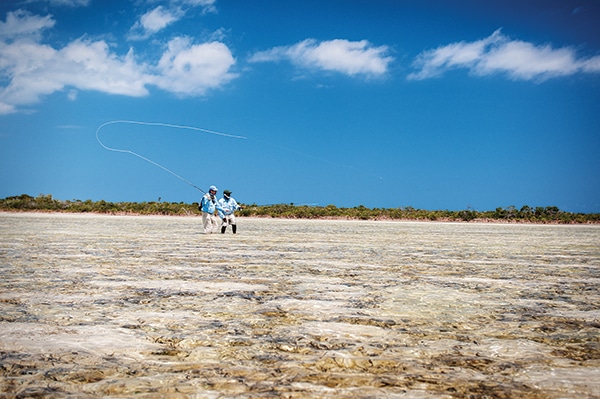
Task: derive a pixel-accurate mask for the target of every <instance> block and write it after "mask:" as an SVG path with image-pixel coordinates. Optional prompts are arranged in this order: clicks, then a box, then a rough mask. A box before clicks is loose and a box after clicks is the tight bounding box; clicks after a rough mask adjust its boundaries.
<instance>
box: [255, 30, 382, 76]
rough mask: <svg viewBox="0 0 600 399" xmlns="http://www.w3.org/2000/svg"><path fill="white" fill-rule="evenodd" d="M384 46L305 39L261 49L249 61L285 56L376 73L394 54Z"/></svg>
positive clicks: (300, 61)
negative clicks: (291, 43)
mask: <svg viewBox="0 0 600 399" xmlns="http://www.w3.org/2000/svg"><path fill="white" fill-rule="evenodd" d="M388 52H389V50H388V47H387V46H380V47H373V46H372V45H371V44H370V43H369V42H368V41H366V40H361V41H358V42H351V41H348V40H343V39H336V40H330V41H322V42H317V41H316V40H313V39H307V40H304V41H302V42H300V43H297V44H294V45H292V46H282V47H275V48H273V49H270V50H267V51H261V52H258V53H256V54H254V55H253V56H252V57H251V58H250V62H271V61H280V60H288V61H291V62H292V63H293V64H295V65H297V66H301V67H305V68H311V69H313V68H314V69H322V70H326V71H334V72H339V73H343V74H346V75H350V76H353V75H371V76H378V75H383V74H385V73H386V72H387V68H388V65H389V64H390V63H391V62H392V61H393V58H392V57H390V56H388V55H387V53H388Z"/></svg>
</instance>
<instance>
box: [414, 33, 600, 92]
mask: <svg viewBox="0 0 600 399" xmlns="http://www.w3.org/2000/svg"><path fill="white" fill-rule="evenodd" d="M599 64H600V58H599V57H598V56H596V57H593V58H578V56H577V53H576V52H575V50H574V49H572V48H570V47H563V48H558V49H557V48H553V47H552V46H550V45H547V44H546V45H535V44H533V43H530V42H525V41H520V40H511V39H510V38H509V37H507V36H506V35H504V34H502V32H501V30H500V29H499V30H497V31H495V32H494V33H493V34H492V35H490V36H489V37H487V38H485V39H482V40H477V41H474V42H458V43H451V44H448V45H446V46H442V47H438V48H436V49H434V50H428V51H424V52H423V53H421V54H420V55H419V56H418V57H417V58H416V60H415V62H414V64H413V66H414V67H415V68H416V69H417V72H414V73H411V74H409V75H408V78H409V79H415V80H421V79H428V78H433V77H438V76H441V75H442V74H444V73H445V72H446V71H448V70H451V69H459V68H462V69H467V70H468V71H469V72H470V73H472V74H474V75H477V76H485V75H492V74H504V75H507V76H508V77H509V78H511V79H515V80H545V79H549V78H553V77H558V76H566V75H573V74H575V73H578V72H589V73H598V72H600V65H599Z"/></svg>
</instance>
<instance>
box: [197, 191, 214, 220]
mask: <svg viewBox="0 0 600 399" xmlns="http://www.w3.org/2000/svg"><path fill="white" fill-rule="evenodd" d="M217 205H218V202H217V199H216V198H215V197H214V196H211V195H210V194H209V193H206V194H204V196H203V197H202V200H201V201H200V209H201V210H202V212H206V213H210V214H211V215H212V214H214V213H215V209H217V210H218V207H217Z"/></svg>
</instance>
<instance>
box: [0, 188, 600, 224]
mask: <svg viewBox="0 0 600 399" xmlns="http://www.w3.org/2000/svg"><path fill="white" fill-rule="evenodd" d="M242 205H243V207H244V208H243V209H242V210H241V211H238V214H239V216H246V217H271V218H289V219H293V218H298V219H354V220H430V221H465V222H469V221H492V222H493V221H495V222H521V223H563V224H574V223H577V224H584V223H600V213H573V212H565V211H562V210H560V209H559V208H557V207H556V206H545V207H541V206H538V207H530V206H528V205H524V206H522V207H521V208H517V207H515V206H508V207H506V208H502V207H499V208H496V209H494V210H490V211H477V210H474V209H465V210H460V211H450V210H433V211H432V210H424V209H415V208H413V207H410V206H408V207H399V208H367V207H365V206H362V205H359V206H357V207H353V208H338V207H337V206H335V205H327V206H309V205H294V204H275V205H256V204H251V205H247V204H242ZM0 211H12V212H26V211H29V212H33V211H39V212H71V213H101V214H112V215H169V216H177V215H179V216H192V215H199V214H200V211H199V210H198V203H197V202H194V203H191V204H188V203H184V202H165V201H161V200H160V198H159V199H158V201H152V202H108V201H104V200H100V201H92V200H89V199H88V200H85V201H81V200H77V199H74V200H58V199H54V198H53V197H52V195H49V194H46V195H44V194H40V195H38V196H37V197H32V196H30V195H27V194H22V195H19V196H14V197H7V198H4V199H0Z"/></svg>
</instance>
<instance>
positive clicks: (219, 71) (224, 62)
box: [155, 38, 237, 95]
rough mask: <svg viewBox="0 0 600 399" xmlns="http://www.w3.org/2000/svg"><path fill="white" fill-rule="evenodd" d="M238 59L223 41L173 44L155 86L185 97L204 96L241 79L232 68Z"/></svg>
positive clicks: (178, 41)
mask: <svg viewBox="0 0 600 399" xmlns="http://www.w3.org/2000/svg"><path fill="white" fill-rule="evenodd" d="M234 64H235V59H234V57H233V55H232V54H231V51H229V48H227V46H226V45H225V44H223V43H220V42H211V43H204V44H196V45H194V44H192V42H191V40H190V39H188V38H176V39H173V40H171V41H170V42H169V45H168V50H167V51H166V52H165V53H164V54H163V56H162V57H161V59H160V61H159V63H158V71H159V74H158V76H157V79H156V81H155V84H156V85H157V86H158V87H160V88H162V89H164V90H168V91H171V92H173V93H177V94H181V95H203V94H205V92H206V91H207V90H209V89H212V88H216V87H219V86H221V85H223V84H225V83H227V82H229V81H230V80H232V79H234V78H235V77H237V75H236V74H234V73H231V72H230V69H231V68H232V67H233V65H234Z"/></svg>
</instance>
